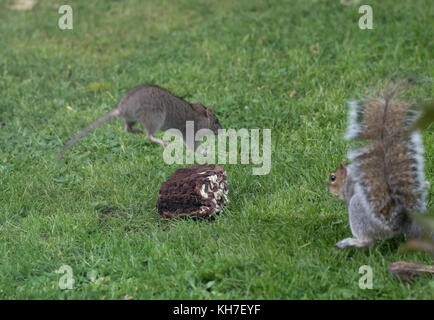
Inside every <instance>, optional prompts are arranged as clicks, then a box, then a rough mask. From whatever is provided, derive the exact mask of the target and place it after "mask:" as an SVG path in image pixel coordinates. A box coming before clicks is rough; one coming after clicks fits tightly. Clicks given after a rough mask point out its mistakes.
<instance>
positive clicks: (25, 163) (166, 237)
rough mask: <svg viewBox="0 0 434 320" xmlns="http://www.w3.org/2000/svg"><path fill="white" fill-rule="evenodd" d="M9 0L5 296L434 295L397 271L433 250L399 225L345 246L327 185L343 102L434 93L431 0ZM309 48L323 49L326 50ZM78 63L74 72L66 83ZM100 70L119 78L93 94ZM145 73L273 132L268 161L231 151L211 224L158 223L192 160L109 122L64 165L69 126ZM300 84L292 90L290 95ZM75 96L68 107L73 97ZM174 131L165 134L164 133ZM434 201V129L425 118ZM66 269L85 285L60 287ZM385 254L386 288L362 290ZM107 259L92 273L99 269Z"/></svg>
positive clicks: (3, 31)
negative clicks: (363, 9)
mask: <svg viewBox="0 0 434 320" xmlns="http://www.w3.org/2000/svg"><path fill="white" fill-rule="evenodd" d="M7 2H8V1H6V0H0V8H1V9H0V21H1V23H0V129H1V130H0V144H1V145H0V297H1V298H3V299H43V298H50V299H59V298H60V299H121V298H122V297H123V296H125V295H130V296H133V297H134V298H135V299H348V298H349V299H433V298H434V281H433V280H432V279H427V278H420V279H417V280H416V281H415V282H413V283H411V284H405V283H401V282H399V281H398V280H396V279H395V278H393V277H392V275H391V274H389V272H388V271H387V270H386V267H387V265H388V264H389V263H391V262H395V261H398V260H406V261H412V262H419V263H432V260H431V258H430V257H429V256H428V255H426V254H423V253H407V254H403V253H399V252H398V248H399V245H400V244H401V243H402V242H403V241H404V239H403V237H400V238H397V239H392V240H388V241H382V242H378V243H377V244H376V246H375V247H373V248H371V249H367V250H355V249H347V250H343V251H339V250H337V249H335V248H334V244H335V243H336V242H337V241H339V240H341V239H343V238H345V237H348V236H350V229H349V225H348V219H347V213H346V208H345V204H344V203H343V202H341V201H339V200H337V199H335V198H333V197H332V195H331V194H329V193H328V191H327V189H326V181H327V178H328V174H329V172H330V171H331V170H333V169H335V167H336V166H337V165H338V163H339V161H340V159H341V158H342V157H343V156H344V155H345V153H346V151H347V150H348V147H349V145H348V143H347V142H346V141H344V140H343V138H342V135H343V133H344V131H345V128H346V111H347V107H346V104H345V101H346V100H347V99H351V98H354V97H357V96H358V95H360V94H363V93H366V92H370V91H371V90H375V89H376V88H378V87H380V86H381V85H382V84H384V82H385V81H386V80H389V79H393V78H401V79H403V78H405V77H407V76H416V77H417V78H419V79H422V80H423V81H422V83H421V84H420V85H419V86H417V87H415V88H414V89H412V90H411V95H412V97H413V98H416V99H425V98H429V97H432V94H433V91H432V80H431V78H430V77H432V75H433V74H434V67H433V53H434V50H433V37H432V26H433V19H434V6H432V1H430V0H414V1H396V0H387V1H386V0H384V1H366V4H371V5H372V7H373V12H374V30H360V29H359V28H358V19H359V17H360V14H358V8H357V7H344V6H341V5H340V4H339V1H338V0H334V1H331V0H330V1H313V0H310V1H307V0H306V1H301V0H300V1H277V0H269V1H259V0H239V1H227V0H222V1H204V0H197V1H188V0H179V1H178V0H177V1H167V0H165V1H161V0H159V1H157V0H155V1H154V0H153V1H139V0H131V1H126V0H125V1H103V0H99V1H65V2H70V3H71V5H72V7H73V10H74V29H73V30H72V31H62V30H60V29H59V28H58V27H57V21H58V18H59V17H60V15H59V14H58V13H57V9H56V8H55V7H54V4H55V3H57V1H39V2H40V3H39V5H38V6H37V7H35V8H34V9H33V10H31V11H28V12H16V11H11V10H9V9H6V3H7ZM312 46H313V47H312ZM68 65H69V66H71V71H72V78H73V79H74V80H76V82H71V81H69V78H68ZM92 82H104V83H110V88H108V89H106V90H102V91H95V92H89V91H86V90H85V89H84V87H86V86H87V85H89V84H91V83H92ZM141 83H154V84H157V85H160V86H163V87H165V88H167V89H169V90H170V91H172V92H174V93H175V94H177V95H180V96H183V97H184V98H185V99H186V100H188V101H191V102H195V101H202V102H203V103H204V104H205V105H206V106H208V107H211V108H213V109H214V111H215V113H216V114H217V115H218V117H219V119H220V122H221V123H222V124H223V126H224V127H226V128H235V129H239V128H249V129H250V128H258V127H259V128H271V129H272V150H273V154H272V169H271V172H270V174H269V175H266V176H253V175H252V174H251V172H252V167H253V165H225V169H226V170H227V174H228V181H229V182H228V183H229V189H230V199H231V204H230V206H229V207H228V209H227V211H226V212H225V213H224V214H222V215H220V216H219V217H218V218H217V219H215V220H214V221H194V220H181V221H167V220H162V219H161V218H160V217H159V215H158V213H157V211H156V208H155V203H156V200H157V193H158V190H159V187H160V185H161V183H162V182H163V181H164V180H165V179H167V178H168V177H169V176H170V175H171V174H172V173H173V172H174V171H175V169H177V168H179V167H180V166H179V165H178V166H168V165H166V164H165V163H164V162H163V160H162V148H161V147H159V146H157V145H155V144H151V143H149V142H148V141H147V140H146V138H145V136H144V135H132V134H128V133H126V132H125V131H124V130H123V123H122V122H121V121H120V120H119V119H113V120H111V121H109V122H108V123H106V124H104V125H102V126H101V127H99V128H98V129H97V130H96V131H95V132H93V133H91V134H89V135H88V136H87V137H86V138H85V139H83V140H81V141H80V143H78V144H77V145H75V146H74V147H73V148H72V149H71V150H70V151H68V152H67V153H66V154H65V159H64V162H62V164H61V165H60V166H56V165H55V156H56V153H57V152H58V151H59V150H60V148H61V146H62V145H63V143H64V142H66V140H67V139H68V138H71V137H72V136H73V135H74V134H76V133H77V132H78V131H79V130H81V129H82V128H83V127H84V126H86V125H87V124H89V123H90V122H92V121H93V120H95V119H96V118H98V117H99V116H101V115H102V114H104V113H106V112H107V111H109V110H111V109H112V108H114V106H115V104H116V102H115V101H113V100H112V99H111V98H110V96H109V94H107V93H106V91H109V92H110V94H112V95H113V96H114V97H115V98H116V99H120V98H121V97H122V95H123V94H124V93H125V92H126V91H128V90H129V89H131V88H132V87H134V86H135V85H138V84H141ZM293 90H296V94H295V96H293V97H292V98H291V97H290V93H291V92H292V91H293ZM68 106H69V108H67V107H68ZM159 136H160V137H161V134H160V135H159ZM423 138H424V144H425V147H426V175H427V180H428V181H430V182H431V188H430V191H429V196H428V202H429V203H428V205H429V207H431V208H432V207H433V203H432V202H433V191H434V187H433V185H434V183H433V177H434V164H433V163H434V161H433V159H434V135H433V127H432V126H431V128H429V129H427V130H425V132H424V136H423ZM63 264H67V265H70V266H71V267H72V269H73V275H74V279H75V284H74V289H73V290H66V291H62V290H60V289H59V287H58V281H59V278H60V275H59V274H56V273H55V270H57V269H59V268H60V266H61V265H63ZM362 265H370V266H371V267H372V268H373V274H374V288H373V289H372V290H362V289H360V288H359V286H358V281H359V278H360V277H361V275H360V274H359V273H358V270H359V267H360V266H362ZM92 270H93V271H94V272H95V273H96V279H98V280H96V281H95V282H92V281H90V279H89V277H88V273H89V272H91V271H92Z"/></svg>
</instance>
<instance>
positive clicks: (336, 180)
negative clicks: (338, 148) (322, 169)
mask: <svg viewBox="0 0 434 320" xmlns="http://www.w3.org/2000/svg"><path fill="white" fill-rule="evenodd" d="M346 177H347V167H346V166H345V160H342V162H341V165H340V166H339V168H338V169H336V170H335V171H333V172H332V173H330V177H329V182H328V189H329V191H330V192H331V193H332V194H333V195H334V196H336V197H338V198H340V199H342V200H344V195H343V186H344V183H345V179H346Z"/></svg>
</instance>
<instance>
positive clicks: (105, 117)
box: [56, 109, 119, 163]
mask: <svg viewBox="0 0 434 320" xmlns="http://www.w3.org/2000/svg"><path fill="white" fill-rule="evenodd" d="M118 115H119V111H118V110H117V109H115V110H113V111H111V112H109V113H107V114H105V115H103V116H102V117H101V118H99V119H98V120H96V121H95V122H93V123H92V124H90V125H88V126H87V127H86V128H84V129H83V130H81V131H80V132H79V133H78V134H77V135H76V136H75V137H74V138H72V139H71V140H69V141H68V142H67V143H66V144H65V145H64V146H63V148H62V150H61V151H60V152H59V153H58V154H57V157H56V163H58V162H59V161H60V159H62V156H63V154H64V153H65V152H66V150H68V149H69V148H71V147H72V146H73V145H74V144H75V143H76V142H77V141H78V140H80V139H81V138H83V137H84V136H85V135H86V134H88V133H89V132H90V131H92V130H93V129H95V128H96V127H98V126H99V125H100V124H102V123H104V122H106V121H107V120H109V119H111V118H113V117H116V116H118Z"/></svg>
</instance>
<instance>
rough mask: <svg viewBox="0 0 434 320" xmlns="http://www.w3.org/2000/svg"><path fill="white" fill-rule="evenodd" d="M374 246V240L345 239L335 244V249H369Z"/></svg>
mask: <svg viewBox="0 0 434 320" xmlns="http://www.w3.org/2000/svg"><path fill="white" fill-rule="evenodd" d="M373 244H374V240H372V239H369V240H360V239H356V238H346V239H344V240H341V241H339V242H338V243H336V247H338V248H339V249H344V248H346V247H356V248H369V247H372V245H373Z"/></svg>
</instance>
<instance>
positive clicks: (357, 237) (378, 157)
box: [328, 85, 427, 249]
mask: <svg viewBox="0 0 434 320" xmlns="http://www.w3.org/2000/svg"><path fill="white" fill-rule="evenodd" d="M405 87H407V85H404V87H403V86H397V87H396V88H394V89H393V90H389V91H385V92H384V93H383V94H382V95H381V97H380V98H375V99H367V100H365V101H360V102H359V101H353V102H350V111H349V124H348V129H347V134H346V136H345V138H346V139H355V140H359V139H364V140H369V141H370V142H371V143H370V144H368V145H367V146H364V147H361V148H359V149H356V150H353V151H350V153H349V154H348V158H350V159H351V160H353V162H352V163H351V164H348V165H345V161H342V162H341V165H340V167H339V168H338V169H337V170H335V171H333V172H332V173H331V174H330V178H329V183H328V189H329V191H330V192H331V193H332V194H333V195H335V196H337V197H339V198H340V199H342V200H345V201H346V203H347V208H348V215H349V223H350V228H351V232H352V234H353V238H347V239H344V240H342V241H339V242H338V243H337V244H336V246H337V247H338V248H341V249H342V248H345V247H348V246H353V247H357V248H363V247H370V246H372V245H373V244H374V243H375V240H376V239H385V238H389V237H392V236H394V235H396V234H399V233H405V234H407V235H408V236H410V237H419V236H420V235H421V233H422V230H421V228H420V227H419V226H418V225H417V224H415V223H413V222H412V220H411V219H410V217H409V214H410V213H417V212H424V211H426V202H425V197H426V185H427V182H425V172H424V157H423V152H424V150H423V145H422V137H421V134H420V132H418V131H415V132H409V129H410V127H411V126H412V124H413V122H414V121H415V120H416V118H417V113H416V112H415V110H413V108H412V107H411V105H410V104H409V103H407V102H404V101H399V100H397V99H396V96H397V94H398V93H399V92H400V91H402V90H403V89H404V88H405Z"/></svg>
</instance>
